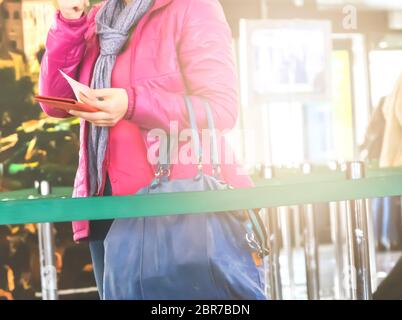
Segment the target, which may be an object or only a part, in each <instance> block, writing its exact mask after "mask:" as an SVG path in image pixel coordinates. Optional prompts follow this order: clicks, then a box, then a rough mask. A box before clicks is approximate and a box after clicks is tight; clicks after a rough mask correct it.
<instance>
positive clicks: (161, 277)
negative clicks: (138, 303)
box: [103, 97, 268, 300]
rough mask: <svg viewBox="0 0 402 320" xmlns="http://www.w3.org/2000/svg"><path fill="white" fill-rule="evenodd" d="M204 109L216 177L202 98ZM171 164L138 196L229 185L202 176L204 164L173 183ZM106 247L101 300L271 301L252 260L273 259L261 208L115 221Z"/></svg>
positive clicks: (215, 150)
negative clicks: (190, 176) (191, 176)
mask: <svg viewBox="0 0 402 320" xmlns="http://www.w3.org/2000/svg"><path fill="white" fill-rule="evenodd" d="M185 102H186V106H187V110H188V114H189V119H190V124H191V127H192V135H193V138H192V142H193V151H194V153H195V155H196V156H197V158H198V159H200V160H201V159H202V155H201V147H200V139H199V132H198V129H197V123H196V119H195V115H194V110H193V106H192V104H191V100H190V99H189V98H188V97H185ZM204 109H205V112H206V114H207V118H208V125H209V128H210V131H211V133H212V134H211V135H210V137H211V158H212V164H213V168H214V172H215V173H218V172H219V169H220V166H219V159H218V147H217V137H216V134H215V126H214V120H213V117H212V113H211V109H210V106H209V104H208V102H207V101H205V100H204ZM159 152H160V159H162V155H161V153H162V151H161V150H160V151H159ZM166 158H169V155H168V156H167V157H166ZM166 162H167V163H164V164H162V161H161V160H160V164H159V170H158V171H157V172H158V174H157V177H156V178H155V180H154V182H153V183H152V184H151V185H150V186H148V187H146V188H144V189H142V190H140V191H139V192H138V194H155V193H166V192H191V191H207V190H224V189H228V188H229V186H228V185H227V184H225V183H223V182H221V181H220V180H219V179H218V178H217V177H215V176H209V175H206V174H204V173H203V172H202V166H201V165H200V168H199V172H198V174H197V176H196V177H194V178H191V179H182V180H169V178H168V175H169V171H170V166H169V161H166ZM200 163H201V162H200ZM214 175H216V174H214ZM104 245H105V269H104V288H103V289H104V290H103V291H104V297H103V298H104V299H113V300H115V299H118V300H204V299H212V300H235V299H236V300H237V299H242V300H243V299H244V300H265V299H266V297H265V294H264V276H263V267H262V265H258V263H256V262H255V261H256V259H255V257H256V256H257V260H258V259H263V258H264V257H265V256H266V255H267V254H268V239H267V234H266V230H265V227H264V225H263V223H262V220H261V217H260V216H259V213H258V211H255V210H245V211H239V212H224V213H205V214H197V215H190V214H188V215H174V216H164V217H147V218H132V219H120V220H115V221H114V222H113V224H112V226H111V228H110V231H109V233H108V235H107V237H106V239H105V242H104ZM253 257H254V258H253Z"/></svg>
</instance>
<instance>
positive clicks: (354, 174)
mask: <svg viewBox="0 0 402 320" xmlns="http://www.w3.org/2000/svg"><path fill="white" fill-rule="evenodd" d="M364 176H365V172H364V163H362V162H350V163H348V170H347V177H348V179H350V180H358V179H363V178H364ZM347 214H348V220H347V221H348V237H347V241H348V250H349V257H350V261H349V272H350V276H351V297H352V299H353V300H370V299H372V288H371V272H370V250H369V240H368V238H369V233H368V221H367V207H366V201H365V200H353V201H348V212H347Z"/></svg>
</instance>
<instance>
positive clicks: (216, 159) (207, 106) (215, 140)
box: [202, 98, 221, 179]
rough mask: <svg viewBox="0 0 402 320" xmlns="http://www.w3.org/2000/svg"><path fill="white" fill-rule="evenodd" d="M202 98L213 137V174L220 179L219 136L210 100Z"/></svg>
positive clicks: (211, 136) (211, 137)
mask: <svg viewBox="0 0 402 320" xmlns="http://www.w3.org/2000/svg"><path fill="white" fill-rule="evenodd" d="M202 100H203V106H204V110H205V113H206V114H207V119H208V128H209V134H210V139H211V143H210V144H211V160H212V175H213V176H214V177H215V178H217V179H218V178H219V176H220V174H221V163H220V159H219V150H218V136H217V132H216V126H215V120H214V117H213V114H212V110H211V105H210V104H209V102H208V100H207V99H204V98H202Z"/></svg>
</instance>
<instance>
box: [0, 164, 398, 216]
mask: <svg viewBox="0 0 402 320" xmlns="http://www.w3.org/2000/svg"><path fill="white" fill-rule="evenodd" d="M398 195H402V173H400V171H399V173H398V174H396V171H393V172H391V171H386V172H378V174H374V175H372V176H369V177H368V178H366V179H362V180H356V181H348V180H346V179H345V178H342V179H341V178H340V179H333V180H328V181H312V180H309V179H308V177H305V179H304V180H300V181H296V182H287V183H278V182H277V183H272V185H268V184H267V185H265V186H259V187H256V188H251V189H238V190H227V191H208V192H187V193H170V194H158V195H141V196H127V197H99V198H86V199H37V200H20V201H13V200H11V201H10V200H8V201H4V200H3V201H0V224H20V223H36V222H62V221H72V220H87V219H88V220H101V219H111V218H130V217H149V216H163V215H173V214H198V213H203V212H223V211H229V210H238V209H243V208H268V207H280V206H292V205H299V204H309V203H320V202H331V201H342V200H356V199H366V198H373V197H385V196H398Z"/></svg>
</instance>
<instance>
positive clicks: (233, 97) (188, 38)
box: [128, 0, 239, 130]
mask: <svg viewBox="0 0 402 320" xmlns="http://www.w3.org/2000/svg"><path fill="white" fill-rule="evenodd" d="M188 3H189V6H188V8H187V12H186V14H185V17H184V22H183V29H182V34H181V36H180V44H179V47H178V54H179V60H180V65H181V70H182V73H183V77H184V80H185V83H186V86H187V90H188V92H189V95H190V98H191V100H192V103H193V105H194V109H195V112H196V116H197V122H198V126H199V127H200V128H205V127H206V125H207V119H206V115H205V113H204V110H203V106H202V100H201V99H200V97H204V98H206V99H208V101H209V103H210V104H211V108H212V111H213V115H214V119H215V123H216V127H217V129H219V130H225V129H231V128H233V127H234V125H235V124H236V120H237V116H238V103H239V102H238V92H237V86H238V82H237V78H236V68H235V63H234V56H233V48H232V36H231V31H230V29H229V26H228V24H227V21H226V18H225V15H224V12H223V9H222V7H221V5H220V4H219V1H215V0H214V1H211V0H191V1H188ZM128 91H129V90H128ZM133 91H134V93H133V92H131V94H130V92H129V97H131V99H135V102H133V101H131V103H130V105H133V104H134V105H135V106H134V110H133V112H132V120H133V121H134V122H136V123H137V124H138V125H139V126H141V127H144V128H148V129H149V128H155V127H157V128H161V129H164V130H169V127H170V126H169V124H170V122H171V121H178V123H179V127H181V128H182V127H183V126H184V125H186V126H188V121H187V118H188V116H187V110H186V107H185V104H184V99H183V95H180V94H176V93H171V92H167V91H166V90H163V89H161V88H156V89H155V88H152V89H149V88H146V87H136V88H133ZM129 113H130V112H129Z"/></svg>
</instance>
